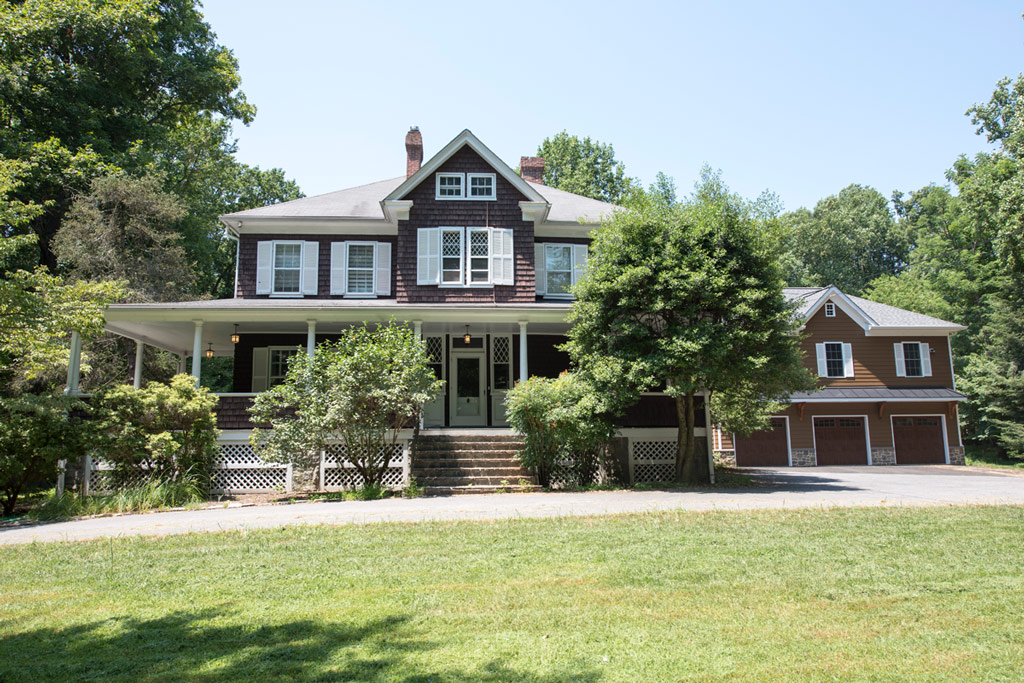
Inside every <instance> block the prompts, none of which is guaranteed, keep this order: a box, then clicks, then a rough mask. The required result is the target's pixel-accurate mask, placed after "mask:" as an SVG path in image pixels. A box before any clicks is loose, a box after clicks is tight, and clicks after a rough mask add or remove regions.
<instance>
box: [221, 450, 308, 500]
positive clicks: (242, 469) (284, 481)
mask: <svg viewBox="0 0 1024 683" xmlns="http://www.w3.org/2000/svg"><path fill="white" fill-rule="evenodd" d="M291 490H292V466H291V465H280V464H276V463H265V462H263V461H262V460H261V459H260V456H258V455H256V452H255V451H254V450H253V449H252V446H251V445H250V444H249V442H248V441H235V442H230V441H227V442H222V443H221V444H220V448H219V451H218V454H217V458H216V459H215V460H214V461H213V474H212V476H211V482H210V491H211V492H213V493H260V492H273V491H291Z"/></svg>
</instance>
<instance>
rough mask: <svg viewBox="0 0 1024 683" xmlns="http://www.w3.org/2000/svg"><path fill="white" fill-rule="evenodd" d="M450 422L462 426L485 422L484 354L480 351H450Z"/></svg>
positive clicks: (482, 424)
mask: <svg viewBox="0 0 1024 683" xmlns="http://www.w3.org/2000/svg"><path fill="white" fill-rule="evenodd" d="M451 380H452V384H451V389H452V390H451V393H450V396H451V406H450V408H451V424H452V425H454V426H462V427H483V426H485V425H486V424H487V404H486V403H485V402H484V401H485V400H486V399H485V389H486V382H485V381H484V356H483V354H482V353H474V354H460V353H456V352H453V353H452V367H451Z"/></svg>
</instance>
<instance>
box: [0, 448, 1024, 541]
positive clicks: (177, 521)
mask: <svg viewBox="0 0 1024 683" xmlns="http://www.w3.org/2000/svg"><path fill="white" fill-rule="evenodd" d="M752 472H753V470H752ZM754 476H755V477H756V478H757V479H758V480H759V481H760V482H761V483H762V484H764V485H763V486H760V487H753V488H745V489H734V490H714V491H602V492H593V493H522V494H520V493H509V494H490V495H467V496H452V497H436V498H414V499H402V498H395V499H387V500H375V501H344V502H340V501H339V502H319V503H297V504H294V505H265V506H258V507H240V508H218V509H213V510H196V511H177V512H158V513H151V514H144V515H125V516H120V517H101V518H96V519H83V520H79V521H73V522H59V523H55V524H39V525H33V526H23V527H14V528H0V545H10V544H16V543H30V542H33V541H81V540H88V539H96V538H106V537H108V536H113V537H119V536H164V535H167V534H181V533H187V532H192V531H225V530H231V529H261V528H269V527H280V526H286V525H290V524H369V523H373V522H421V521H426V520H458V519H507V518H516V517H562V516H581V515H604V514H619V513H627V512H645V511H653V510H752V509H766V508H807V507H835V506H865V505H869V506H875V505H915V506H916V505H957V504H1015V505H1024V477H1022V476H1020V475H1019V474H1013V473H1002V472H999V471H998V470H979V469H976V468H964V467H949V466H919V467H818V468H813V469H811V468H808V469H789V468H783V469H767V468H765V469H759V470H756V474H755V475H754Z"/></svg>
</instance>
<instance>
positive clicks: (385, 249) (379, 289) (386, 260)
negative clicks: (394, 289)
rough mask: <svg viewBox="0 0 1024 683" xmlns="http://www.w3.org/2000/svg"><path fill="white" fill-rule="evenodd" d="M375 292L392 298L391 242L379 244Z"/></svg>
mask: <svg viewBox="0 0 1024 683" xmlns="http://www.w3.org/2000/svg"><path fill="white" fill-rule="evenodd" d="M373 291H374V293H375V294H376V295H377V296H391V242H377V271H376V277H375V282H374V287H373Z"/></svg>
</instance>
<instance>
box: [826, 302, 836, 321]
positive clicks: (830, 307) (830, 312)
mask: <svg viewBox="0 0 1024 683" xmlns="http://www.w3.org/2000/svg"><path fill="white" fill-rule="evenodd" d="M825 317H826V318H834V317H836V305H835V304H834V303H832V302H831V301H829V302H827V303H826V304H825Z"/></svg>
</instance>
